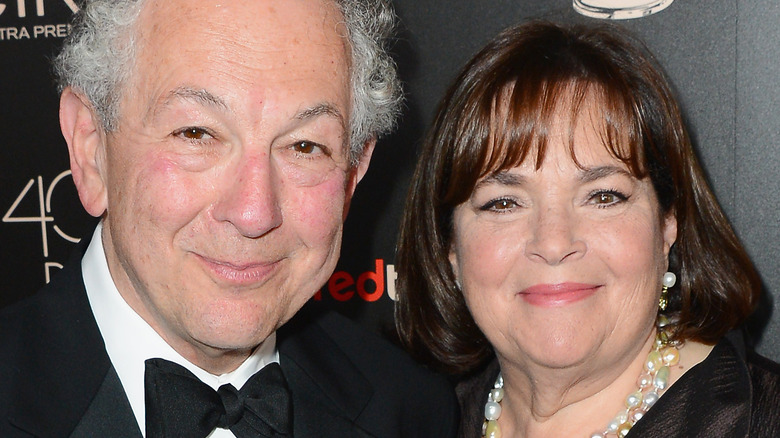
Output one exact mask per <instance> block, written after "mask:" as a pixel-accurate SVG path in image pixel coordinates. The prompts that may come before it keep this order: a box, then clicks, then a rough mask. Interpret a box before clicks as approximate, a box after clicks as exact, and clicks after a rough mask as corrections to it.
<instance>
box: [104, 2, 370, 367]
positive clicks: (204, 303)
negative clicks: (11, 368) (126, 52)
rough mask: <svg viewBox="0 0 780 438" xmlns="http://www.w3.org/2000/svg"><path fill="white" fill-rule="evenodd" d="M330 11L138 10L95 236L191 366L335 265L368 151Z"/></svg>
mask: <svg viewBox="0 0 780 438" xmlns="http://www.w3.org/2000/svg"><path fill="white" fill-rule="evenodd" d="M339 21H340V15H339V12H338V11H337V9H336V8H335V6H334V5H332V4H331V3H328V2H325V1H311V0H307V1H302V0H288V1H284V2H277V1H273V0H262V1H258V0H255V1H249V0H247V1H229V2H216V1H209V0H197V1H193V0H186V1H185V0H174V1H172V0H152V1H149V2H148V4H147V5H146V6H145V7H144V11H143V13H142V15H141V17H140V21H139V30H138V32H139V35H140V36H139V40H138V51H137V63H136V66H135V69H134V72H133V74H132V76H131V80H130V81H129V83H128V84H127V87H126V88H125V89H124V93H123V100H122V104H121V107H120V108H121V110H120V125H119V129H118V130H117V131H116V132H114V133H111V134H109V135H108V138H107V141H106V143H107V146H106V148H105V151H104V155H103V156H102V158H99V160H98V162H99V163H100V165H99V168H100V169H101V170H100V172H101V176H102V179H103V181H104V184H105V187H106V190H107V199H106V202H107V205H106V209H107V215H106V220H105V229H104V232H103V242H104V244H105V248H106V255H107V258H108V262H109V267H110V270H111V275H112V277H113V279H114V281H115V283H116V284H117V286H118V288H119V291H120V293H121V294H122V296H123V297H124V298H125V300H126V301H128V303H129V304H130V305H131V306H132V307H133V308H134V309H135V310H136V311H137V312H138V313H139V314H140V315H141V316H142V317H143V318H144V319H145V320H146V321H147V322H149V323H150V324H151V325H152V326H153V327H154V328H155V329H156V330H157V331H158V332H159V333H160V334H161V335H162V336H163V337H164V338H165V339H166V341H167V342H168V343H169V344H171V345H172V346H173V347H174V348H175V349H177V350H178V351H179V352H180V353H182V354H183V355H184V356H185V357H187V358H189V359H190V360H193V361H194V362H196V363H208V361H209V360H211V359H213V358H216V357H219V356H220V355H223V354H224V353H225V352H235V351H243V352H246V351H248V350H249V349H251V348H253V347H254V346H256V345H257V344H258V343H260V342H261V341H262V340H264V339H265V338H266V336H268V335H269V334H270V333H271V332H272V331H273V330H275V329H277V328H278V327H279V326H280V325H282V324H283V323H284V322H285V321H287V320H288V319H289V318H290V317H292V315H293V314H294V313H295V312H296V311H297V310H298V309H299V308H300V307H301V306H302V305H303V303H304V302H305V301H306V300H307V299H309V298H310V297H311V296H312V295H313V294H314V292H315V291H316V290H317V289H318V288H319V287H320V286H321V285H322V284H324V283H325V281H326V280H327V277H328V276H329V275H330V273H331V272H332V271H333V269H334V267H335V263H336V260H337V258H338V255H339V246H340V241H341V234H342V225H343V220H344V217H345V215H346V210H347V205H348V203H349V199H350V197H351V195H352V193H353V190H354V188H355V185H356V184H357V180H358V179H359V177H360V176H361V175H362V172H363V171H364V170H365V166H366V165H367V160H368V157H365V159H364V161H363V163H362V164H361V165H359V166H357V167H355V168H353V167H350V165H349V160H348V128H347V125H348V118H349V112H350V98H351V97H350V88H349V76H348V60H347V53H348V48H347V47H346V43H345V41H344V40H343V39H342V38H341V37H340V36H339V33H341V34H343V32H342V31H343V29H341V28H340V25H339V24H338V22H339ZM369 155H370V154H369ZM209 358H211V359H209Z"/></svg>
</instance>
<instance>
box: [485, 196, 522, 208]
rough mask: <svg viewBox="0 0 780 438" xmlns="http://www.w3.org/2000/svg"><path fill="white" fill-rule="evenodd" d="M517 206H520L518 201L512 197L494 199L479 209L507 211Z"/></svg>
mask: <svg viewBox="0 0 780 438" xmlns="http://www.w3.org/2000/svg"><path fill="white" fill-rule="evenodd" d="M517 206H518V204H517V202H515V201H513V200H511V199H506V198H501V199H494V200H492V201H490V202H488V203H486V204H484V205H483V206H481V207H480V208H479V209H480V210H482V211H506V210H510V209H512V208H515V207H517Z"/></svg>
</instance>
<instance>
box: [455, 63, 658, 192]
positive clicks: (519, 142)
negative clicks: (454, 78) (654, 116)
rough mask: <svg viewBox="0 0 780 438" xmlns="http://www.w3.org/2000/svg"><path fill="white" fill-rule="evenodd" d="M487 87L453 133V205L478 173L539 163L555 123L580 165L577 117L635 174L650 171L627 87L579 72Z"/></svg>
mask: <svg viewBox="0 0 780 438" xmlns="http://www.w3.org/2000/svg"><path fill="white" fill-rule="evenodd" d="M548 77H549V76H548ZM489 88H490V87H488V89H489ZM488 89H485V90H482V91H488ZM490 91H492V92H491V93H489V94H482V95H481V96H477V95H473V96H472V98H473V99H474V100H476V102H474V105H473V106H472V108H478V109H479V110H478V111H474V112H471V113H469V112H464V113H463V117H462V118H461V120H460V123H459V125H460V128H458V130H459V131H460V132H461V133H465V134H466V135H462V136H460V137H458V138H455V139H454V142H455V144H454V146H455V147H454V156H453V163H452V173H451V180H450V184H449V188H450V190H449V191H448V193H447V195H446V196H445V198H446V200H445V202H447V203H449V204H450V205H458V204H460V203H462V202H464V201H465V200H466V199H468V197H469V196H470V195H471V192H472V191H473V189H474V187H475V186H476V184H477V182H479V180H481V179H483V178H485V177H487V176H490V175H493V174H495V173H498V172H502V171H506V170H509V169H512V168H514V167H517V166H520V165H521V164H523V163H525V162H526V160H528V159H531V160H533V165H534V168H535V169H537V170H538V169H539V168H540V167H541V166H542V164H543V163H544V158H545V155H546V153H547V148H548V145H549V143H550V138H552V137H553V135H554V134H555V135H560V133H557V132H554V130H558V129H566V130H567V132H566V133H565V137H564V138H567V139H568V141H567V147H568V150H569V156H570V157H571V159H572V160H573V161H574V163H575V164H576V165H577V166H578V167H582V166H581V164H580V162H579V161H578V160H577V156H576V147H577V145H576V144H575V141H574V132H575V128H576V126H577V125H578V124H579V123H590V124H592V126H593V128H594V129H595V131H596V132H597V134H598V135H599V137H600V139H601V143H602V144H603V145H604V147H605V148H606V149H607V151H608V152H609V154H610V155H611V156H613V157H614V158H615V159H617V160H619V161H621V162H622V163H624V164H625V165H626V167H627V168H628V170H629V172H630V173H631V174H632V176H634V177H636V178H639V179H642V178H644V177H646V176H647V174H648V172H647V169H646V168H645V165H644V162H645V160H644V157H643V152H642V151H643V135H642V132H643V129H642V126H641V125H642V123H641V119H640V118H639V117H638V116H637V115H636V114H635V111H634V108H635V105H633V103H632V102H631V101H630V96H631V94H630V93H629V92H628V90H619V89H614V87H609V86H608V85H605V84H603V83H598V82H595V81H593V80H589V79H581V78H576V79H572V78H561V79H560V80H549V79H548V80H544V81H538V82H537V81H534V80H533V78H528V77H526V78H522V77H520V78H515V80H514V81H511V82H505V83H504V84H502V85H501V86H497V87H495V88H494V89H493V90H490ZM467 107H468V106H467ZM588 109H590V111H588ZM588 116H590V117H588ZM468 134H471V135H468ZM453 189H456V190H453Z"/></svg>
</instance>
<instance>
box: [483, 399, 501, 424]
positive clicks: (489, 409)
mask: <svg viewBox="0 0 780 438" xmlns="http://www.w3.org/2000/svg"><path fill="white" fill-rule="evenodd" d="M500 416H501V405H499V404H498V403H496V402H492V401H489V402H487V403H485V418H487V419H488V420H498V417H500Z"/></svg>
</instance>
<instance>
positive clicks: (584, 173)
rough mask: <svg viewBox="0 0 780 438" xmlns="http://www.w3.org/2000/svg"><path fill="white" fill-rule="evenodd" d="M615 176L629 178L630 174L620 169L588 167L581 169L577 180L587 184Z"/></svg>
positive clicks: (616, 167)
mask: <svg viewBox="0 0 780 438" xmlns="http://www.w3.org/2000/svg"><path fill="white" fill-rule="evenodd" d="M616 174H617V175H626V176H631V173H629V172H628V170H626V169H623V168H622V167H618V166H597V167H588V168H585V169H582V170H581V171H580V172H579V175H578V178H579V180H580V181H581V182H583V183H587V182H591V181H596V180H597V179H600V178H604V177H607V176H611V175H616Z"/></svg>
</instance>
